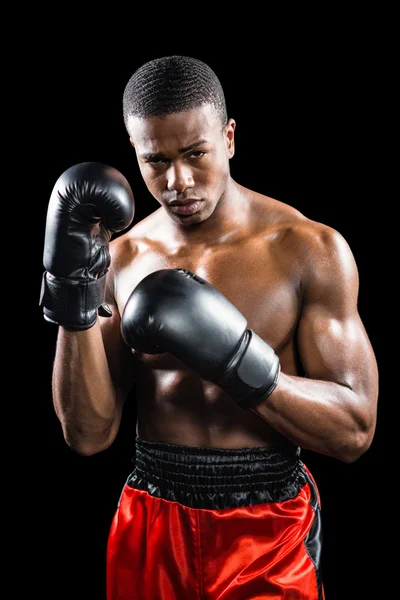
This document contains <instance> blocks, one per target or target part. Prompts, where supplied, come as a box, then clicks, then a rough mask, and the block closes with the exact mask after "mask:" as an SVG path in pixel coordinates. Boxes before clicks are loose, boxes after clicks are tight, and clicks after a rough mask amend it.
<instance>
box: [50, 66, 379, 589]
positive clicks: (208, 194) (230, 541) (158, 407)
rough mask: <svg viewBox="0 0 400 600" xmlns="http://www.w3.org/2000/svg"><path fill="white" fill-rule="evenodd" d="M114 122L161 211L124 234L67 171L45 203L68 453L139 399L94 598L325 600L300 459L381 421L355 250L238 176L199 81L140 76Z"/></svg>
mask: <svg viewBox="0 0 400 600" xmlns="http://www.w3.org/2000/svg"><path fill="white" fill-rule="evenodd" d="M123 111H124V113H123V114H124V120H125V126H126V129H127V133H128V135H129V138H130V142H131V144H132V146H133V148H134V149H135V152H136V157H137V161H138V165H139V168H140V171H141V174H142V176H143V179H144V181H145V183H146V185H147V188H148V190H149V191H150V193H151V194H152V195H153V196H154V198H156V200H157V201H158V202H159V203H160V205H161V207H160V208H159V209H157V210H156V211H155V212H154V213H152V214H150V215H149V216H148V217H146V218H145V219H143V220H142V221H141V222H139V223H137V224H134V226H133V227H131V228H129V226H130V225H131V223H132V222H133V219H134V199H133V193H132V191H131V189H130V186H129V183H128V182H127V180H126V179H125V178H124V177H123V176H122V175H121V174H120V173H118V172H117V171H115V169H112V168H111V167H108V166H106V165H102V164H98V163H83V164H80V165H75V166H74V167H71V169H69V170H68V171H67V172H66V173H64V174H63V175H62V176H61V177H60V179H59V180H58V182H57V183H56V185H55V188H54V192H53V194H52V198H51V200H50V204H49V211H48V217H47V224H46V236H45V251H44V266H45V273H44V276H43V285H42V301H41V303H42V306H43V311H44V316H45V318H46V319H47V320H49V321H51V322H53V323H56V324H57V325H58V326H59V331H58V338H57V345H56V355H55V361H54V371H53V398H54V407H55V411H56V413H57V415H58V417H59V419H60V422H61V425H62V428H63V433H64V437H65V440H66V442H67V443H68V444H69V445H70V446H71V447H72V448H73V449H75V450H76V451H77V452H78V453H81V454H84V455H92V454H95V453H98V452H101V451H103V450H105V449H106V448H108V447H109V446H110V445H111V444H112V443H113V441H114V440H115V437H116V435H117V433H118V430H119V426H120V422H121V416H122V410H123V405H124V401H125V399H126V397H127V396H128V394H129V391H130V390H131V389H132V385H133V384H135V385H136V391H137V393H136V400H137V429H136V432H137V437H136V453H135V468H134V470H133V472H132V473H131V474H130V476H129V478H128V480H127V482H126V484H125V485H124V487H123V490H122V493H121V497H120V501H119V504H118V507H117V510H116V513H115V517H114V520H113V523H112V527H111V531H110V535H109V542H108V552H107V597H108V600H117V599H118V600H131V599H133V598H135V599H138V598H141V599H143V600H161V599H162V600H170V599H171V600H172V599H178V600H181V599H182V600H186V599H187V600H194V599H196V598H199V599H200V598H204V599H205V598H207V600H214V599H215V600H216V599H217V598H218V600H233V599H237V600H239V599H240V600H249V599H250V598H265V599H268V598H274V600H276V599H277V598H282V599H283V598H303V599H307V600H322V599H323V598H324V589H323V583H322V580H321V570H320V554H321V522H320V521H321V520H320V503H319V494H318V489H317V485H316V483H315V481H314V479H313V477H312V474H311V473H310V471H309V469H308V468H307V466H306V465H305V464H304V463H303V462H302V460H301V457H300V455H301V449H302V448H303V449H307V450H311V451H313V452H316V453H320V454H323V455H326V456H330V457H333V458H335V459H337V460H339V461H343V462H348V463H350V462H353V461H356V460H357V459H358V458H359V457H360V456H361V455H362V454H363V453H364V452H365V451H366V450H367V449H368V448H369V447H370V445H371V442H372V439H373V436H374V432H375V426H376V417H377V398H378V371H377V364H376V359H375V355H374V352H373V349H372V347H371V343H370V341H369V338H368V335H367V333H366V331H365V328H364V326H363V323H362V321H361V319H360V316H359V313H358V310H357V298H358V271H357V266H356V263H355V260H354V257H353V254H352V252H351V249H350V248H349V246H348V244H347V242H346V240H345V239H343V237H342V236H341V234H339V233H338V232H337V231H336V230H334V229H332V228H331V227H329V226H327V225H325V224H321V223H318V222H315V221H313V220H311V219H309V218H307V216H305V215H303V214H301V213H300V212H299V211H298V210H296V209H295V208H293V207H291V206H288V205H287V204H284V203H282V202H280V201H279V200H277V199H274V198H270V197H267V196H265V195H262V194H260V193H257V192H255V191H252V190H250V189H247V188H245V187H243V186H242V185H240V184H239V183H238V182H236V181H235V180H233V178H232V176H231V174H230V167H229V161H230V159H231V158H232V157H233V155H234V151H235V121H234V120H233V119H232V118H228V115H227V112H226V105H225V98H224V93H223V90H222V88H221V84H220V82H219V80H218V78H217V76H216V74H215V73H214V72H213V71H212V70H211V69H210V67H209V66H208V65H206V64H204V63H203V62H201V61H199V60H196V59H193V58H190V57H178V56H172V57H164V58H160V59H156V60H153V61H150V62H148V63H146V64H144V65H142V66H141V67H140V68H139V69H138V70H137V71H136V72H135V73H134V74H133V75H132V77H131V78H130V80H129V81H128V83H127V85H126V88H125V91H124V95H123ZM124 229H127V231H125V232H123V231H124ZM115 232H123V233H121V234H120V235H119V236H116V237H114V239H112V240H111V242H110V238H112V235H113V233H115Z"/></svg>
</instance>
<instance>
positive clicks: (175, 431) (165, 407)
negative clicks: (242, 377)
mask: <svg viewBox="0 0 400 600" xmlns="http://www.w3.org/2000/svg"><path fill="white" fill-rule="evenodd" d="M142 356H144V355H142ZM146 356H148V355H146ZM164 356H165V355H164ZM155 361H157V359H155V358H154V357H151V358H150V360H149V362H150V363H151V362H155ZM145 362H146V361H140V363H141V365H140V367H139V369H138V371H139V373H138V375H139V376H138V377H137V379H136V400H137V428H136V433H137V435H138V436H139V437H141V438H142V439H145V440H150V441H158V442H165V443H168V444H179V445H184V446H200V447H207V448H208V447H210V448H225V449H238V448H253V447H270V446H277V445H281V446H282V445H287V444H288V443H289V442H288V441H287V440H286V439H285V438H283V437H282V436H281V435H280V434H278V433H277V432H276V431H275V430H274V429H273V428H272V427H271V426H270V425H269V424H268V423H267V422H266V421H265V420H263V419H262V418H261V417H260V416H258V415H257V414H255V413H254V412H252V411H249V412H247V411H244V410H243V409H241V408H240V407H239V406H238V405H237V404H236V402H235V401H234V400H233V398H231V397H230V396H228V395H227V394H225V393H224V392H223V391H222V390H221V389H220V388H219V387H218V386H216V385H215V384H212V383H210V382H206V381H204V380H203V379H201V378H200V377H198V376H197V375H196V374H194V373H192V372H191V371H188V369H186V368H182V369H155V368H151V367H150V365H149V364H147V365H146V364H145ZM173 362H174V361H173ZM153 366H154V365H153Z"/></svg>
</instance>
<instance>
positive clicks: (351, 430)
mask: <svg viewBox="0 0 400 600" xmlns="http://www.w3.org/2000/svg"><path fill="white" fill-rule="evenodd" d="M362 406H363V402H362V399H361V398H360V400H359V402H354V392H353V391H352V390H351V389H350V388H349V387H346V386H345V385H340V384H338V383H334V382H332V381H319V380H318V381H317V380H313V379H306V378H301V377H294V376H289V375H285V374H284V373H281V375H280V378H279V382H278V385H277V387H276V388H275V390H274V391H273V392H272V394H271V395H270V396H269V397H268V398H266V399H265V400H264V401H263V402H260V403H259V404H258V405H257V406H256V407H255V408H252V409H251V410H252V411H253V412H255V413H256V414H257V415H258V416H260V417H262V418H263V419H265V420H266V421H267V422H268V423H269V424H270V425H271V426H272V427H274V428H275V429H276V430H277V431H279V433H281V434H282V435H284V436H285V437H287V438H288V439H290V440H291V441H293V442H294V443H295V444H298V445H299V446H301V447H303V448H305V449H309V450H312V451H314V452H318V453H321V454H325V455H327V456H331V457H333V458H337V459H339V460H343V461H345V462H352V461H353V460H356V459H357V458H358V457H359V456H360V455H361V454H362V453H363V452H364V451H365V449H366V448H367V447H368V445H369V443H370V440H371V439H372V434H373V429H374V423H373V422H370V421H369V420H368V419H367V418H366V416H365V414H366V413H365V411H364V410H363V408H362Z"/></svg>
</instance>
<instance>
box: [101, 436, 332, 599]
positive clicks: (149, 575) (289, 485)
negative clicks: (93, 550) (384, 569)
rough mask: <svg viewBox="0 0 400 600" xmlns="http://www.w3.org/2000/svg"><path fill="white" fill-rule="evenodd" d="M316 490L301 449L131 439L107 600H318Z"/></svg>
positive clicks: (110, 555)
mask: <svg viewBox="0 0 400 600" xmlns="http://www.w3.org/2000/svg"><path fill="white" fill-rule="evenodd" d="M320 557H321V520H320V501H319V493H318V490H317V488H316V484H315V482H314V480H313V478H312V476H311V474H310V472H309V471H308V469H307V467H306V466H305V465H304V464H303V463H302V461H301V460H300V449H299V448H296V447H294V448H293V449H291V450H281V449H276V448H275V449H271V448H266V447H265V448H264V447H261V448H260V447H257V448H243V449H239V450H225V449H222V448H200V447H192V446H180V445H175V444H166V443H161V442H150V441H146V440H143V439H141V438H139V437H137V438H136V455H135V468H134V470H133V472H132V473H131V474H130V476H129V477H128V479H127V481H126V483H125V485H124V487H123V490H122V493H121V497H120V500H119V503H118V508H117V510H116V513H115V516H114V518H113V521H112V525H111V529H110V533H109V540H108V548H107V599H108V600H267V599H268V600H324V591H323V585H322V581H321V568H320Z"/></svg>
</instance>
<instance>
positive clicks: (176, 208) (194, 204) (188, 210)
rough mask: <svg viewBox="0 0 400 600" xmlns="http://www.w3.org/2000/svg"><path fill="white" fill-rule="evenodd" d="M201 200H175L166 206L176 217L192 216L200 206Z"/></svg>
mask: <svg viewBox="0 0 400 600" xmlns="http://www.w3.org/2000/svg"><path fill="white" fill-rule="evenodd" d="M201 203H202V200H193V199H189V200H175V201H174V202H171V203H170V204H169V205H168V208H170V209H171V211H172V212H173V213H174V214H176V215H194V213H196V212H197V211H198V210H199V208H200V206H201Z"/></svg>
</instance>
